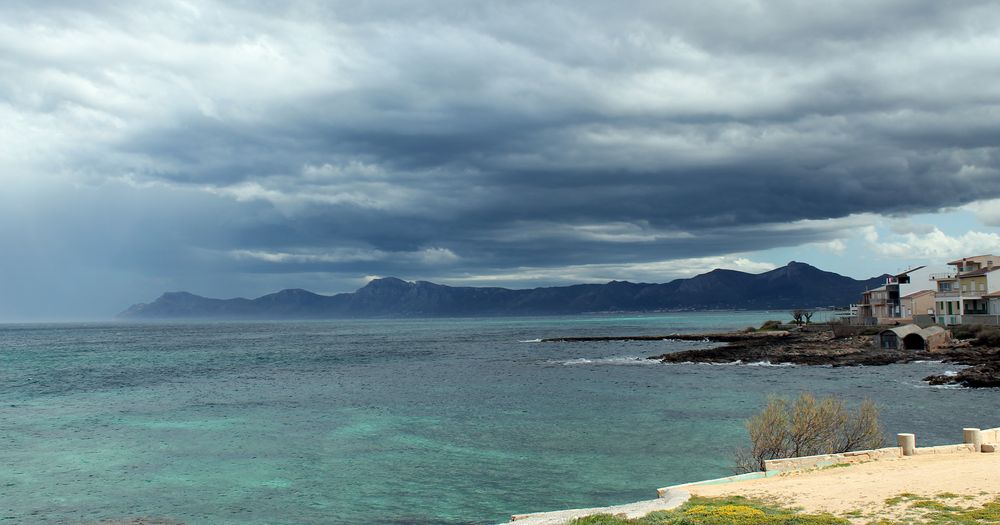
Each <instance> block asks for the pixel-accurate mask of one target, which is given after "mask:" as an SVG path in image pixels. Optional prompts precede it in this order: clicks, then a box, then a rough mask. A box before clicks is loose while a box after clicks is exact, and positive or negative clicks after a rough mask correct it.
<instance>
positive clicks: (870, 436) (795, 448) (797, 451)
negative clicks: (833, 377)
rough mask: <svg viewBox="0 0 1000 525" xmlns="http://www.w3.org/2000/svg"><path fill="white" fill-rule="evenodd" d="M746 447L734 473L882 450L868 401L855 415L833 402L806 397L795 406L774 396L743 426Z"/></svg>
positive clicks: (739, 454) (874, 409)
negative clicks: (774, 462)
mask: <svg viewBox="0 0 1000 525" xmlns="http://www.w3.org/2000/svg"><path fill="white" fill-rule="evenodd" d="M746 429H747V433H748V434H749V435H750V447H749V448H741V449H739V450H737V452H736V470H737V471H738V472H754V471H759V470H763V469H764V462H765V461H766V460H769V459H778V458H789V457H798V456H812V455H816V454H833V453H839V452H847V451H849V450H859V449H869V448H878V447H880V446H882V443H883V439H884V438H883V435H882V427H881V424H880V423H879V415H878V407H877V406H876V405H875V403H874V402H872V401H870V400H866V401H864V402H863V403H861V405H860V406H859V407H858V410H857V412H856V413H853V414H852V413H851V412H850V411H848V410H847V409H846V408H845V406H844V402H843V401H841V400H840V399H837V398H835V397H826V398H823V399H820V400H817V399H816V398H815V397H814V396H813V395H812V394H810V393H803V394H801V395H800V396H799V397H798V398H797V399H796V400H795V401H794V402H789V401H788V400H787V399H785V398H783V397H778V396H771V397H769V398H768V402H767V406H765V407H764V409H763V410H761V412H760V413H758V414H756V415H754V416H752V417H750V419H748V420H747V421H746Z"/></svg>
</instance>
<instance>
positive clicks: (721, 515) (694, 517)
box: [571, 496, 850, 525]
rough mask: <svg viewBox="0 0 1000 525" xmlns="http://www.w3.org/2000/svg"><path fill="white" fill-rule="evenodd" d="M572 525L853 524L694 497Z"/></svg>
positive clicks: (742, 500)
mask: <svg viewBox="0 0 1000 525" xmlns="http://www.w3.org/2000/svg"><path fill="white" fill-rule="evenodd" d="M571 523H572V525H850V522H849V521H847V520H846V519H844V518H838V517H835V516H831V515H829V514H800V513H797V512H795V511H794V510H791V509H786V508H783V507H778V506H773V505H767V504H764V503H760V502H757V501H751V500H748V499H746V498H740V497H732V498H700V497H697V496H696V497H693V498H691V500H689V501H688V502H687V503H685V504H684V505H682V506H681V507H679V508H677V509H675V510H668V511H658V512H653V513H650V514H648V515H647V516H645V517H642V518H637V519H632V520H630V519H626V518H622V517H618V516H612V515H610V514H597V515H594V516H587V517H585V518H578V519H576V520H574V521H572V522H571Z"/></svg>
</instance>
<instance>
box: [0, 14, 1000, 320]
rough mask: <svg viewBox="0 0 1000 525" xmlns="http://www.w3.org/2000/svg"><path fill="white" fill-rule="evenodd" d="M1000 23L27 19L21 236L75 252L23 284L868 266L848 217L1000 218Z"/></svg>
mask: <svg viewBox="0 0 1000 525" xmlns="http://www.w3.org/2000/svg"><path fill="white" fill-rule="evenodd" d="M996 27H1000V8H997V7H996V4H995V3H992V2H964V3H962V4H960V5H954V4H947V3H942V2H936V1H906V2H902V1H880V2H872V1H864V2H862V1H856V2H855V1H849V2H838V3H836V4H831V5H819V4H816V3H814V2H800V1H774V2H767V3H759V2H735V3H734V2H721V1H719V2H713V1H708V2H697V3H694V4H692V3H664V2H638V3H634V4H630V5H629V6H628V8H623V7H622V5H621V4H620V3H612V2H588V3H580V2H568V1H567V2H558V1H556V2H519V1H515V2H478V3H469V2H458V1H455V2H451V1H444V0H442V1H435V2H419V3H413V2H392V1H385V2H364V3H358V2H291V3H277V4H276V3H273V2H241V3H238V4H234V3H216V2H179V1H178V2H131V3H128V4H121V3H111V2H109V3H103V4H101V3H89V2H88V3H85V4H79V3H77V2H71V1H63V2H46V3H44V4H39V3H37V2H27V1H23V2H18V1H14V2H5V3H4V4H3V5H2V6H0V47H2V48H3V49H4V50H5V51H4V53H3V54H2V55H0V118H2V119H3V121H4V122H5V123H7V124H6V125H5V126H3V127H0V140H2V141H3V143H4V144H5V146H4V147H3V148H0V183H2V184H4V186H5V187H6V188H8V189H9V191H8V199H10V201H11V202H12V203H13V202H21V203H22V205H21V206H20V207H19V208H18V207H16V206H13V204H12V205H11V207H10V208H8V209H7V210H6V211H0V218H3V219H5V220H6V221H8V222H9V221H15V220H17V221H29V220H30V221H31V222H32V223H34V224H35V227H34V228H35V230H33V232H32V234H31V235H32V237H31V238H32V239H34V241H31V242H34V243H36V244H37V243H38V242H39V240H40V239H41V240H42V241H44V243H45V244H47V245H50V246H49V247H48V248H45V249H42V248H37V249H36V250H35V251H34V252H32V253H34V255H32V257H31V258H29V257H27V256H24V257H21V259H18V260H14V259H16V258H12V259H11V260H8V261H7V262H6V263H5V264H7V265H9V266H11V267H12V268H13V269H19V271H21V272H24V271H25V268H29V267H36V268H37V264H36V263H35V262H34V261H35V260H37V259H39V258H41V259H47V260H52V259H53V258H55V257H65V252H67V251H70V252H72V253H74V254H75V258H79V259H80V260H81V262H79V263H76V267H78V268H84V267H91V268H101V269H105V270H107V271H108V272H109V273H114V271H119V272H131V273H134V275H136V276H139V278H141V279H143V283H145V284H144V285H143V286H142V289H143V290H146V289H147V288H148V289H152V288H153V287H155V286H159V285H163V284H173V285H177V286H182V287H189V285H187V284H186V283H194V282H198V281H199V278H198V277H197V276H206V275H210V274H211V275H229V276H233V275H237V274H238V275H242V276H243V277H241V278H240V279H242V280H233V278H232V277H229V278H228V279H229V280H228V281H225V282H226V283H228V284H226V285H225V286H222V285H220V286H222V288H220V289H215V290H211V291H212V292H214V293H221V294H225V293H226V292H227V291H229V292H231V293H233V294H235V293H238V290H237V288H239V287H245V286H247V280H251V281H252V280H254V279H258V278H264V277H266V276H281V275H284V276H285V277H281V278H279V277H274V278H269V277H268V278H267V279H270V280H266V284H261V285H260V286H262V287H263V286H272V285H273V284H274V283H277V282H279V281H281V282H283V283H287V285H296V284H298V283H301V282H302V281H301V278H299V277H295V276H301V275H306V274H308V275H310V276H311V277H308V279H312V280H313V282H312V283H310V284H315V282H316V281H319V280H324V279H325V280H327V281H328V282H331V283H336V282H338V281H337V280H338V279H341V280H342V283H343V285H337V284H331V285H330V286H327V287H325V288H322V289H341V288H343V289H349V288H350V287H351V286H353V283H354V281H353V280H354V279H358V278H360V276H363V275H367V274H379V275H387V274H396V275H401V276H404V277H422V278H437V279H441V280H448V279H454V280H456V281H460V280H463V279H469V278H470V277H471V276H481V277H483V278H484V279H488V278H489V276H491V275H493V276H497V275H507V276H511V278H510V279H508V280H507V281H505V282H507V283H510V282H516V281H517V279H516V278H515V276H516V275H517V274H518V272H519V271H521V270H519V269H522V270H523V269H535V270H532V272H533V273H532V275H558V274H560V268H593V267H594V266H592V265H599V266H597V267H598V268H611V267H617V268H619V269H622V271H624V269H626V268H633V269H635V265H644V264H645V265H648V264H653V265H655V264H661V263H663V261H672V260H682V259H696V258H706V257H715V258H720V257H721V259H717V260H720V261H724V260H729V261H735V260H738V259H739V257H733V256H732V255H731V254H738V253H746V252H751V251H755V250H762V249H767V248H773V247H781V246H796V245H803V244H808V243H816V245H817V246H819V247H823V248H824V249H826V250H828V251H830V252H834V253H837V252H843V250H844V245H843V243H842V242H840V241H838V240H837V239H838V238H840V237H843V235H844V232H845V228H846V229H849V228H852V227H857V225H856V224H852V222H853V221H852V219H850V217H852V216H854V217H857V216H859V215H860V214H881V215H889V216H905V215H909V214H913V213H920V212H933V211H935V210H938V209H941V208H943V207H954V206H961V205H966V204H969V203H975V202H977V201H985V200H987V199H994V198H1000V92H998V91H997V90H996V89H995V85H996V81H995V79H996V78H998V74H1000V62H998V61H997V60H996V57H997V56H1000V36H998V35H997V32H996ZM25 199H29V201H28V202H30V203H31V204H30V206H27V207H26V206H25V205H23V203H24V202H26V201H25ZM15 208H17V209H19V210H20V211H17V210H16V209H15ZM990 209H992V208H990ZM990 213H993V212H991V211H989V210H987V211H983V212H981V215H983V216H988V217H990V220H994V219H995V217H994V215H990ZM845 218H846V219H845ZM123 223H124V224H126V225H129V226H124V225H123ZM101 228H110V229H111V230H113V231H114V232H116V233H114V235H111V236H110V238H109V236H108V235H106V234H104V233H103V232H102V230H101ZM0 232H3V233H2V234H3V235H4V237H3V239H0V240H4V241H6V242H7V243H8V245H11V246H21V247H25V246H27V244H29V240H28V239H27V237H26V234H25V232H24V231H23V230H20V229H16V228H15V229H13V230H10V231H8V230H5V229H0ZM915 239H916V238H915ZM53 246H55V247H53ZM68 246H75V248H74V249H70V248H68ZM122 247H127V248H122ZM25 253H27V252H25ZM109 253H114V254H116V256H114V257H112V256H109V255H108V254H109ZM726 257H728V259H726ZM713 260H715V259H713ZM53 264H54V267H56V268H59V267H60V264H57V263H53ZM88 265H90V266H88ZM607 265H610V266H607ZM667 266H669V265H667ZM65 271H67V272H70V271H72V270H71V269H66V270H65ZM608 273H612V274H613V273H615V272H608ZM876 273H877V272H876ZM602 274H603V272H602ZM670 275H677V273H676V272H675V273H673V274H670V273H669V272H666V273H664V276H663V277H664V280H665V279H667V278H669V277H670ZM255 276H264V277H255ZM527 280H532V279H527ZM535 280H539V279H535ZM535 280H532V281H533V282H534V281H535ZM540 280H544V279H540ZM293 281H294V282H293ZM214 282H220V283H221V282H223V281H218V280H216V281H214ZM261 282H264V281H261ZM348 284H350V286H348ZM251 288H253V287H252V286H251ZM124 294H125V292H124V291H123V292H122V293H121V294H119V295H124ZM143 298H144V297H142V296H140V297H136V298H135V299H136V300H138V299H143ZM116 300H117V296H116Z"/></svg>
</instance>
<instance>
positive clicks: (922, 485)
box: [685, 453, 1000, 523]
mask: <svg viewBox="0 0 1000 525" xmlns="http://www.w3.org/2000/svg"><path fill="white" fill-rule="evenodd" d="M685 490H688V491H690V492H691V493H692V494H693V495H697V496H708V497H712V496H735V495H741V496H746V497H749V498H754V499H760V500H766V501H771V502H776V503H780V504H782V505H784V506H788V507H801V508H802V509H803V511H804V512H829V513H831V514H835V515H840V516H844V515H845V514H849V513H852V512H855V513H860V514H861V515H863V517H859V516H858V515H857V514H855V515H847V516H845V517H848V518H851V519H852V521H855V522H858V523H866V522H868V521H870V520H871V519H872V518H873V517H874V518H883V517H884V518H890V519H894V518H895V519H898V518H902V517H904V516H912V515H913V514H912V513H913V512H914V511H912V510H909V506H908V505H907V504H906V503H905V502H904V503H901V504H895V505H889V504H887V503H886V499H888V498H892V497H894V496H898V495H900V494H903V493H912V494H917V495H920V496H927V497H933V496H935V495H937V494H941V493H953V494H958V495H961V496H966V498H945V499H940V498H939V499H940V501H942V502H945V503H948V504H950V505H956V506H962V507H967V506H979V505H982V504H984V503H986V502H988V501H992V500H993V499H995V498H997V497H998V496H1000V453H993V454H979V453H967V454H941V455H927V456H911V457H904V458H899V459H890V460H881V461H873V462H871V463H862V464H857V465H852V466H848V467H838V468H828V469H821V470H814V471H810V472H802V473H794V474H785V475H781V476H778V477H774V478H766V479H755V480H749V481H741V482H735V483H727V484H723V485H706V486H694V487H685Z"/></svg>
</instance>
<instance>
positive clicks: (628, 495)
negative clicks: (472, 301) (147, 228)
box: [0, 312, 1000, 524]
mask: <svg viewBox="0 0 1000 525" xmlns="http://www.w3.org/2000/svg"><path fill="white" fill-rule="evenodd" d="M784 317H787V313H781V314H775V313H767V312H739V313H688V314H670V315H666V314H665V315H649V316H628V317H626V316H619V317H615V316H600V317H598V316H579V317H538V318H513V319H509V318H508V319H460V320H455V319H435V320H377V321H329V322H325V321H324V322H275V323H261V322H252V323H250V322H246V323H241V322H232V323H187V324H171V323H161V324H66V325H0V465H2V469H0V523H88V522H95V521H100V520H108V519H130V518H136V517H148V518H159V519H168V520H175V521H178V522H183V523H190V524H265V523H267V524H279V523H280V524H292V523H397V524H404V523H405V524H422V523H496V522H500V521H505V520H506V518H507V517H508V516H509V515H510V514H511V513H520V512H527V511H536V510H549V509H558V508H566V507H578V506H592V505H606V504H615V503H623V502H628V501H634V500H638V499H648V498H650V497H654V496H655V492H654V490H655V489H656V488H657V487H661V486H664V485H669V484H673V483H680V482H685V481H692V480H698V479H704V478H710V477H717V476H723V475H727V474H730V462H731V459H730V457H731V452H730V450H731V448H732V447H733V446H734V445H739V444H742V443H743V442H744V440H745V435H744V433H743V430H742V426H741V424H742V420H743V419H744V418H746V417H747V416H748V415H750V414H751V413H752V412H754V411H755V410H757V409H759V408H760V406H761V405H762V403H763V402H764V400H765V398H766V396H767V395H768V394H769V393H794V392H797V391H800V390H803V389H810V390H812V391H814V392H816V393H819V394H827V393H836V394H839V395H842V396H844V397H846V398H848V399H850V400H860V399H862V398H864V397H872V398H874V399H876V400H877V401H879V402H881V403H882V404H883V406H884V420H885V422H886V424H887V433H888V434H893V433H895V432H902V431H913V432H916V434H917V438H918V440H919V441H920V443H921V444H934V443H948V442H956V441H959V440H960V438H961V428H962V427H963V426H996V425H997V424H1000V423H997V422H996V421H984V420H982V418H983V417H984V414H987V412H986V411H984V410H981V408H982V407H990V406H995V405H996V403H997V401H998V400H1000V391H998V390H968V389H957V388H934V387H929V386H927V385H924V384H923V383H922V382H921V381H920V378H922V377H924V376H926V375H928V374H930V373H941V372H942V371H944V370H948V369H952V368H954V367H953V366H951V365H943V364H939V363H916V364H910V365H893V366H887V367H872V368H841V369H833V368H821V367H815V368H814V367H776V366H743V365H740V366H725V365H723V366H720V365H664V364H660V363H655V362H649V361H646V360H642V359H640V358H642V357H645V356H647V355H654V354H658V353H663V352H667V351H672V350H676V349H681V348H692V347H697V346H699V345H704V344H705V343H683V342H667V341H650V342H610V343H607V342H606V343H532V342H522V341H531V340H534V339H537V338H543V337H555V336H565V335H587V334H591V335H598V334H600V335H607V334H642V333H646V334H652V333H671V332H685V331H688V332H690V331H700V330H713V329H728V328H740V327H744V326H748V325H757V324H760V322H762V321H763V320H765V319H769V318H784ZM987 415H988V414H987Z"/></svg>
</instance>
